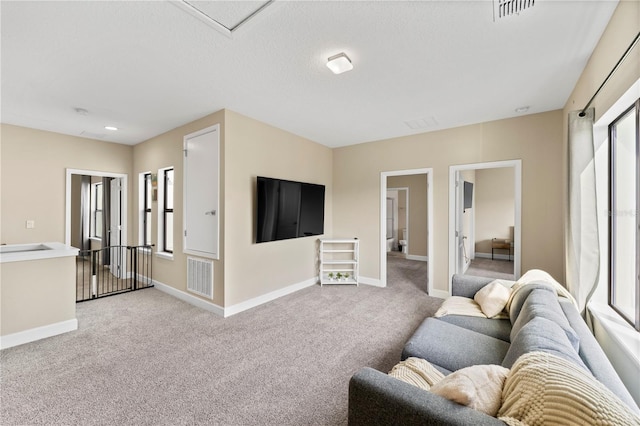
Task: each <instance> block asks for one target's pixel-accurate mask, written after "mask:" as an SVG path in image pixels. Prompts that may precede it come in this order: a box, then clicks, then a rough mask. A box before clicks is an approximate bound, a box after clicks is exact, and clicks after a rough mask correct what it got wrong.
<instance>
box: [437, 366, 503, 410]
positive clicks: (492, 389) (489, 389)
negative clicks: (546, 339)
mask: <svg viewBox="0 0 640 426" xmlns="http://www.w3.org/2000/svg"><path fill="white" fill-rule="evenodd" d="M508 374H509V369H508V368H504V367H502V366H500V365H473V366H471V367H466V368H462V369H460V370H458V371H455V372H453V373H451V374H449V375H448V376H446V377H445V378H444V379H442V380H440V381H439V382H438V383H436V384H434V385H433V386H431V392H433V393H435V394H438V395H440V396H442V397H444V398H447V399H449V400H451V401H454V402H457V403H458V404H461V405H466V406H467V407H469V408H473V409H475V410H478V411H481V412H483V413H485V414H488V415H489V416H492V417H495V416H496V414H497V413H498V410H499V409H500V404H501V396H502V386H503V385H504V381H505V379H506V378H507V375H508Z"/></svg>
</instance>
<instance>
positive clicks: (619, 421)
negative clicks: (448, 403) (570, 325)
mask: <svg viewBox="0 0 640 426" xmlns="http://www.w3.org/2000/svg"><path fill="white" fill-rule="evenodd" d="M502 401H503V402H502V406H501V407H500V410H499V411H498V418H499V419H500V420H503V421H504V422H505V423H507V424H509V425H523V424H525V425H538V424H562V425H569V424H571V425H611V426H613V425H640V417H638V416H637V415H636V414H635V413H633V412H632V411H631V410H629V408H628V407H627V406H626V405H625V404H623V403H622V401H620V400H619V399H618V397H617V396H616V395H614V394H613V393H612V392H611V391H610V390H609V389H608V388H607V387H606V386H604V385H603V384H602V383H600V382H599V381H597V380H596V379H595V378H594V377H593V376H592V375H590V374H589V373H587V372H586V371H584V370H583V369H581V368H579V367H577V366H576V365H575V364H573V363H572V362H570V361H567V360H566V359H563V358H560V357H557V356H555V355H553V354H549V353H545V352H531V353H528V354H526V355H523V356H522V357H521V358H520V359H518V361H517V362H516V363H515V364H514V365H513V368H512V369H511V371H510V372H509V374H508V376H507V379H506V380H505V384H504V387H503V389H502Z"/></svg>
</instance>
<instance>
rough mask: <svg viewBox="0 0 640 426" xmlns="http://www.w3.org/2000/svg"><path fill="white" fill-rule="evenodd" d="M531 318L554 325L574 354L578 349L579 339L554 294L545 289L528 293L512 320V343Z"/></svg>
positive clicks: (537, 289)
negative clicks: (545, 320) (562, 333)
mask: <svg viewBox="0 0 640 426" xmlns="http://www.w3.org/2000/svg"><path fill="white" fill-rule="evenodd" d="M533 318H546V319H548V320H549V321H551V322H553V323H555V324H556V325H558V326H559V327H560V328H561V329H562V330H563V331H564V332H565V334H566V335H567V338H568V339H569V342H570V343H571V346H573V348H574V349H575V350H576V352H577V351H578V350H579V349H580V339H579V338H578V335H577V334H576V332H575V331H574V330H573V328H572V327H571V325H570V324H569V321H568V320H567V317H566V316H565V314H564V312H563V310H562V308H561V307H560V302H559V301H558V296H557V295H556V294H555V293H554V292H552V291H549V290H547V289H542V288H536V289H533V290H532V291H531V292H530V293H529V296H528V297H527V299H526V300H525V301H524V303H523V304H522V309H521V310H520V313H519V315H518V316H517V318H516V319H515V321H513V319H512V323H513V327H512V329H511V340H512V341H513V339H514V338H515V336H516V334H518V332H519V331H520V329H521V328H522V327H523V326H524V325H525V324H527V323H528V322H529V321H531V320H532V319H533Z"/></svg>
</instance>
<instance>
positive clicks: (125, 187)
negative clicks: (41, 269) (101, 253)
mask: <svg viewBox="0 0 640 426" xmlns="http://www.w3.org/2000/svg"><path fill="white" fill-rule="evenodd" d="M72 175H87V176H98V177H112V178H116V179H121V181H122V203H121V206H120V207H121V218H122V223H121V225H122V226H121V235H122V240H121V241H120V244H121V245H123V246H126V245H127V237H128V232H127V229H128V227H127V218H128V200H129V195H128V193H129V192H128V191H129V183H128V182H129V178H128V175H127V174H123V173H112V172H101V171H97V170H81V169H66V185H65V231H64V242H65V244H67V245H71V176H72Z"/></svg>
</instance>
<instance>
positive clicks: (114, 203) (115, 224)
mask: <svg viewBox="0 0 640 426" xmlns="http://www.w3.org/2000/svg"><path fill="white" fill-rule="evenodd" d="M81 176H86V177H89V183H88V185H90V184H91V181H93V182H96V180H97V181H101V182H109V183H108V186H107V187H104V188H102V191H105V192H107V193H108V194H109V199H110V200H111V202H110V203H109V214H108V224H109V225H108V226H107V227H106V228H107V230H108V231H109V234H110V239H111V241H110V245H123V246H126V245H127V217H128V215H127V200H128V195H127V188H128V179H127V175H126V174H121V173H110V172H99V171H95V170H78V169H67V174H66V194H65V200H66V201H65V244H67V245H73V244H72V242H74V240H75V242H76V245H78V244H77V241H78V238H82V239H85V240H86V239H87V238H88V237H89V235H90V234H91V230H90V228H89V225H88V223H87V221H86V220H84V221H83V220H82V219H78V221H76V222H77V223H72V218H74V219H75V216H76V211H77V210H78V209H82V207H80V206H78V207H77V208H75V207H74V206H73V200H75V199H81V198H83V194H82V193H80V192H81V191H84V190H83V189H81V187H82V185H83V184H82V183H79V184H76V183H75V182H77V181H78V179H77V178H78V177H81ZM105 178H108V179H105ZM87 202H88V200H87ZM86 205H87V203H85V206H86ZM87 208H88V207H84V214H85V215H86V214H87ZM102 211H103V214H104V213H106V212H105V211H104V210H102ZM89 214H90V211H89ZM105 216H106V215H105ZM105 219H107V218H106V217H105ZM78 230H79V231H78ZM77 232H80V235H81V236H80V237H78V236H77V234H76V233H77ZM72 235H73V238H72ZM84 244H85V242H84V241H83V242H82V243H81V245H84ZM78 248H79V249H81V250H82V249H84V248H85V247H78Z"/></svg>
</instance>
